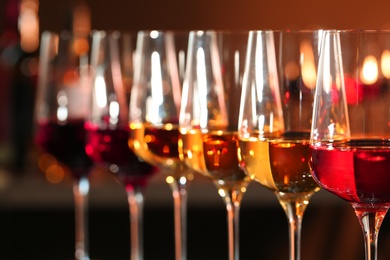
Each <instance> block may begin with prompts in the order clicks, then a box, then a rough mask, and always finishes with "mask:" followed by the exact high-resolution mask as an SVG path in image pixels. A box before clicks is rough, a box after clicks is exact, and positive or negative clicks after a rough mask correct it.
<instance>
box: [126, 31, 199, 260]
mask: <svg viewBox="0 0 390 260" xmlns="http://www.w3.org/2000/svg"><path fill="white" fill-rule="evenodd" d="M180 99H181V85H180V78H179V71H178V66H177V58H176V50H175V42H174V33H173V32H170V31H140V32H138V35H137V47H136V63H135V67H134V84H133V88H132V90H131V99H130V113H129V123H130V138H129V145H130V147H131V148H132V149H133V150H134V152H135V153H136V154H137V155H138V156H140V157H141V158H142V159H143V160H145V161H146V162H148V163H150V164H152V165H154V166H156V167H157V168H159V169H160V170H161V171H162V172H164V173H165V174H166V175H167V178H166V182H167V183H168V184H169V185H170V187H171V189H172V192H173V199H174V218H175V244H176V246H175V248H176V250H175V255H176V259H178V260H179V259H186V257H187V256H186V254H187V252H186V229H187V227H186V211H187V209H186V206H187V194H188V193H187V189H188V185H189V183H190V181H191V180H192V179H193V172H192V170H190V169H189V168H188V167H186V166H185V164H184V163H183V162H182V161H181V159H180V158H179V150H178V139H179V126H178V124H179V108H180Z"/></svg>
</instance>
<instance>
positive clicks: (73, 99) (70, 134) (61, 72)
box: [35, 31, 92, 260]
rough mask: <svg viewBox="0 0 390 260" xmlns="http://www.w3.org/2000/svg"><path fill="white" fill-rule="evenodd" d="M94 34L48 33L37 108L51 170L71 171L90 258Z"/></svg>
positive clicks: (82, 254)
mask: <svg viewBox="0 0 390 260" xmlns="http://www.w3.org/2000/svg"><path fill="white" fill-rule="evenodd" d="M88 51H89V39H87V38H79V37H77V38H76V37H74V36H73V35H72V34H71V33H69V32H66V31H64V32H61V33H60V34H56V33H53V32H48V31H46V32H43V33H42V39H41V49H40V65H39V66H40V67H39V78H38V89H37V97H36V107H35V122H36V133H35V142H36V144H37V146H38V147H39V148H41V149H42V151H43V152H45V153H47V156H46V157H41V158H52V159H47V160H46V163H49V166H48V167H47V168H46V171H57V172H58V171H66V170H67V169H68V170H69V171H70V173H71V174H72V179H73V193H74V199H75V225H76V231H75V236H76V237H75V257H76V259H82V260H86V259H89V248H88V218H87V217H88V216H87V211H88V207H87V206H88V203H87V199H88V192H89V181H88V174H89V173H90V169H91V166H92V162H91V160H90V159H89V157H88V156H87V154H86V153H85V149H84V144H85V130H84V122H85V119H86V118H87V116H88V114H89V109H90V107H89V98H90V89H91V88H90V76H89V65H88Z"/></svg>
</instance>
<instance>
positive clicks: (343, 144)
mask: <svg viewBox="0 0 390 260" xmlns="http://www.w3.org/2000/svg"><path fill="white" fill-rule="evenodd" d="M389 50H390V32H389V31H387V32H385V31H334V30H331V31H326V32H325V33H324V36H323V41H322V46H321V53H320V59H319V64H318V79H317V86H316V93H315V101H314V108H313V123H312V131H311V138H310V166H311V169H312V174H313V177H314V179H315V180H316V181H317V182H318V184H319V185H320V186H321V187H322V188H323V189H325V190H327V191H329V192H331V193H333V194H335V195H337V196H338V197H340V198H342V199H344V200H345V201H347V202H348V203H349V204H350V205H351V206H352V207H353V209H354V211H355V213H356V216H357V218H358V220H359V222H360V225H361V227H362V230H363V235H364V242H365V259H367V260H370V259H377V244H378V234H379V230H380V226H381V224H382V221H383V219H384V217H385V215H386V213H387V211H388V209H389V206H390V189H389V187H390V179H389V174H388V172H389V169H390V155H389V154H390V141H389V140H390V139H389V138H390V128H389V118H390V114H389V107H390V102H389V100H390V99H389V94H390V92H389V86H390V85H389V76H390V75H389V66H390V63H389V53H390V52H389Z"/></svg>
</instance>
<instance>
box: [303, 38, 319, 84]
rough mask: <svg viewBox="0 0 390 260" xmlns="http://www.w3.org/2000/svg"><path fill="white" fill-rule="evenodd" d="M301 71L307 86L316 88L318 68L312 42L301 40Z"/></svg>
mask: <svg viewBox="0 0 390 260" xmlns="http://www.w3.org/2000/svg"><path fill="white" fill-rule="evenodd" d="M300 47H301V73H302V81H303V83H304V84H305V86H306V87H308V88H310V89H314V88H315V86H316V81H317V70H316V67H315V61H314V51H313V46H312V45H311V42H309V41H307V40H305V41H302V42H301V46H300Z"/></svg>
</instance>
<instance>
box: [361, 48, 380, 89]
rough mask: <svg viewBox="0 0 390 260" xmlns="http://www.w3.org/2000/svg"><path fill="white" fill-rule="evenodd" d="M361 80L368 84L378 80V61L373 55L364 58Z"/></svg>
mask: <svg viewBox="0 0 390 260" xmlns="http://www.w3.org/2000/svg"><path fill="white" fill-rule="evenodd" d="M360 80H361V81H362V83H363V84H366V85H371V84H374V83H375V82H376V81H377V80H378V61H377V59H376V58H375V57H374V56H373V55H368V56H367V57H366V58H365V59H364V62H363V67H362V70H361V73H360Z"/></svg>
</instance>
